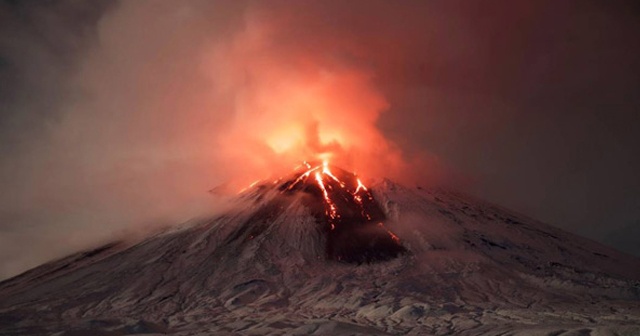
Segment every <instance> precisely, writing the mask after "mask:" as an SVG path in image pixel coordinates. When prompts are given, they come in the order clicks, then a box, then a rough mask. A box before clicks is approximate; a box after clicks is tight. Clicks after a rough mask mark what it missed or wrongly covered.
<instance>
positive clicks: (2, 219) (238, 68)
mask: <svg viewBox="0 0 640 336" xmlns="http://www.w3.org/2000/svg"><path fill="white" fill-rule="evenodd" d="M637 14H638V8H637V5H635V3H634V2H618V3H615V4H609V5H604V4H599V3H596V2H593V3H592V2H565V3H563V4H558V3H557V2H551V1H548V2H547V1H520V2H518V3H513V2H511V1H492V2H490V3H486V2H483V3H475V2H469V1H424V2H419V3H416V2H409V1H406V2H404V1H401V2H393V3H390V2H386V1H375V0H374V1H349V2H344V3H342V2H325V1H296V2H292V1H269V2H265V1H204V0H191V1H180V2H175V1H120V2H106V1H105V2H100V1H98V2H90V3H84V2H80V1H74V0H67V1H53V2H47V3H40V2H35V1H34V2H31V1H25V2H11V1H4V2H0V22H1V23H0V85H1V86H0V98H1V100H0V104H1V105H0V106H2V115H1V119H0V131H1V134H0V139H1V142H0V148H1V150H2V154H3V157H2V159H1V160H0V182H1V183H2V185H3V188H4V192H3V194H2V196H0V278H3V277H8V276H11V275H14V274H16V273H18V272H21V271H23V270H25V269H27V268H29V267H32V266H35V265H37V264H39V263H42V262H45V261H47V260H49V259H51V258H55V257H60V256H62V255H64V254H67V253H70V252H73V251H76V250H78V249H81V248H86V247H89V246H93V245H95V244H98V243H100V242H106V241H108V240H112V239H114V238H119V237H125V236H130V235H131V234H132V233H137V232H147V231H148V230H153V229H155V228H158V227H161V226H164V225H170V224H175V223H179V222H182V221H185V220H187V219H189V218H191V217H194V216H199V215H204V214H206V213H210V212H212V211H215V210H216V208H217V207H219V206H220V204H222V200H221V199H220V198H216V197H215V196H214V195H211V194H210V193H207V190H209V189H211V188H213V187H217V186H221V185H223V186H225V189H226V190H228V191H230V192H236V191H237V190H239V189H241V188H242V187H244V186H246V185H248V184H249V183H251V182H253V181H254V180H256V179H262V178H267V177H270V176H273V175H281V174H283V173H286V172H289V171H290V170H291V169H292V168H293V167H295V166H296V165H298V164H299V163H300V160H320V159H329V160H331V162H332V163H335V164H337V165H339V166H342V167H344V168H347V169H351V170H354V171H356V172H358V173H359V174H360V175H362V176H364V177H379V176H387V177H390V178H394V179H398V180H400V181H402V182H404V183H420V184H447V185H453V186H455V187H458V188H465V189H466V190H468V191H470V192H472V193H474V194H477V195H479V196H481V197H484V198H488V199H489V200H492V201H494V202H497V203H500V204H503V205H505V206H508V207H511V208H514V209H516V210H519V211H521V212H524V213H526V214H528V215H531V216H533V217H537V218H540V219H542V220H544V221H548V222H551V223H552V224H556V225H558V226H561V227H563V228H565V229H568V230H571V231H575V232H578V233H581V234H586V235H589V236H591V237H593V238H597V239H599V240H601V241H605V242H607V243H610V244H613V245H614V246H616V247H618V248H623V249H625V248H626V250H627V251H631V252H634V250H633V246H640V244H637V242H638V239H640V237H638V238H637V239H632V240H629V236H628V235H625V234H624V232H633V230H635V228H636V227H637V225H638V224H637V223H638V218H640V204H639V203H638V200H639V199H640V179H639V178H638V176H637V173H636V172H637V171H638V170H640V159H638V158H640V150H639V149H638V147H637V145H634V144H636V143H640V139H638V132H636V131H635V128H634V127H633V125H637V123H638V115H637V113H636V112H637V111H638V108H639V107H640V98H638V97H639V96H638V95H637V94H636V92H637V91H638V89H639V88H640V80H639V79H638V76H637V75H633V74H637V73H640V62H639V61H638V59H637V56H636V55H637V54H638V50H637V49H638V47H637V43H635V39H636V36H637V33H638V32H639V31H640V28H639V25H640V24H639V23H638V20H637ZM636 231H637V230H636ZM621 232H622V233H621ZM621 237H624V239H622V238H621ZM636 237H637V235H636ZM635 252H636V253H640V251H637V250H635Z"/></svg>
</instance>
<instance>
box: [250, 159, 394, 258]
mask: <svg viewBox="0 0 640 336" xmlns="http://www.w3.org/2000/svg"><path fill="white" fill-rule="evenodd" d="M254 187H257V188H262V189H265V188H275V189H276V190H278V192H279V193H280V194H281V195H279V196H278V197H276V198H275V200H276V202H285V203H286V202H287V201H283V200H282V198H283V197H284V198H287V197H296V196H302V197H303V198H302V203H303V204H304V205H305V206H306V207H307V208H308V209H309V211H310V212H311V214H312V215H313V216H314V217H315V218H316V220H317V223H318V225H319V227H320V232H321V233H323V234H324V235H325V236H326V257H327V259H329V260H335V261H340V262H350V263H363V262H367V263H370V262H376V261H384V260H389V259H391V258H395V257H397V256H399V255H400V254H402V253H405V252H406V249H405V248H404V247H403V246H402V244H401V243H400V239H399V238H398V237H397V236H396V235H395V234H394V233H393V232H391V231H390V230H389V229H388V228H386V227H385V225H384V221H385V220H386V216H385V214H384V211H383V210H382V208H381V207H380V205H379V204H378V202H377V201H376V200H375V199H374V196H373V194H372V193H371V192H370V191H369V189H368V188H367V187H366V186H365V185H364V184H363V183H362V181H361V180H360V178H359V177H358V176H357V175H356V174H354V173H350V172H347V171H345V170H343V169H340V168H338V167H334V166H331V165H329V163H328V161H327V160H324V161H323V162H322V163H313V164H312V163H309V162H306V161H305V162H304V163H303V164H302V165H300V166H299V167H297V168H296V169H295V172H294V173H293V174H292V175H291V176H290V177H289V178H288V179H282V178H281V179H278V180H275V181H273V183H271V184H269V183H265V184H260V183H259V181H258V182H254V183H253V184H252V185H251V186H249V187H248V188H245V189H243V191H242V192H241V193H245V192H247V191H248V190H249V189H251V188H254Z"/></svg>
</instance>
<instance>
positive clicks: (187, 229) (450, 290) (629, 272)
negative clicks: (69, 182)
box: [0, 165, 640, 335]
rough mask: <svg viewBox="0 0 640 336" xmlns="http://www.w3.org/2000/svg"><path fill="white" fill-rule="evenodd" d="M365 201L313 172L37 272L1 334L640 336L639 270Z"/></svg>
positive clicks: (471, 223) (18, 295) (578, 241)
mask: <svg viewBox="0 0 640 336" xmlns="http://www.w3.org/2000/svg"><path fill="white" fill-rule="evenodd" d="M312 169H315V170H312ZM325 169H326V171H325ZM309 170H312V171H311V172H310V173H309V174H307V176H306V177H305V176H304V175H305V174H306V173H307V172H309ZM316 174H317V175H316ZM318 176H319V178H318ZM360 185H361V183H360V181H359V180H358V179H357V177H356V176H355V175H353V174H350V173H348V172H345V171H342V170H339V169H338V168H335V167H328V166H325V167H324V168H322V167H321V166H320V165H318V166H315V167H312V166H308V168H303V169H302V170H300V171H297V172H296V173H294V174H293V175H292V176H289V177H287V178H283V179H280V180H276V181H272V182H262V183H259V184H257V185H255V186H253V187H251V188H250V189H248V190H246V191H244V192H243V193H242V194H241V195H240V198H239V200H238V202H239V203H238V207H237V208H236V209H235V210H232V211H229V212H227V213H225V214H223V215H220V216H218V217H216V218H212V219H206V220H200V221H193V222H190V223H186V224H184V225H183V226H181V227H179V228H176V229H173V230H169V231H166V232H163V233H160V234H157V235H155V236H152V237H149V238H147V239H145V240H143V241H141V242H138V243H135V244H131V243H124V242H119V243H113V244H109V245H106V246H103V247H101V248H98V249H95V250H93V251H88V252H83V253H78V254H75V255H72V256H69V257H67V258H64V259H61V260H57V261H54V262H51V263H48V264H45V265H43V266H40V267H38V268H35V269H33V270H31V271H28V272H26V273H24V274H22V275H20V276H18V277H15V278H13V279H9V280H7V281H5V282H3V283H1V284H0V333H2V334H25V335H26V334H29V335H32V334H50V333H53V332H62V333H63V334H64V335H77V334H105V335H124V334H136V333H170V334H177V335H196V334H207V333H210V334H216V335H220V334H230V335H231V334H233V335H235V334H314V335H341V334H344V335H354V334H362V335H376V334H379V335H388V334H416V335H423V334H439V335H440V334H441V335H444V334H450V333H455V334H462V335H464V334H467V335H477V334H491V335H495V334H499V333H509V332H511V333H515V334H517V333H522V334H541V335H560V334H562V333H566V334H567V335H569V334H570V333H571V332H575V334H579V335H588V334H589V333H593V334H594V335H595V334H598V333H601V334H602V333H604V334H606V333H607V332H611V333H614V332H617V333H619V334H624V333H628V334H629V335H633V334H634V333H640V262H639V260H638V259H637V258H634V257H631V256H628V255H625V254H622V253H619V252H617V251H615V250H612V249H610V248H607V247H604V246H602V245H599V244H597V243H595V242H592V241H589V240H587V239H583V238H580V237H577V236H575V235H572V234H569V233H566V232H564V231H561V230H559V229H556V228H553V227H550V226H547V225H544V224H542V223H539V222H536V221H534V220H531V219H528V218H525V217H523V216H519V215H517V214H513V213H511V212H509V211H508V210H505V209H502V208H499V207H497V206H494V205H491V204H488V203H485V202H482V201H478V200H475V199H473V198H470V197H468V196H465V195H462V194H459V193H453V192H448V191H445V190H431V189H429V190H425V189H420V188H405V187H403V186H400V185H397V184H395V183H393V182H391V181H388V180H383V181H379V182H378V183H376V184H374V185H373V186H372V187H371V188H370V189H367V188H366V187H364V185H362V187H360ZM324 191H326V193H325V192H324ZM332 204H333V205H334V207H335V210H336V211H335V212H332V209H333V208H332V206H331V205H332Z"/></svg>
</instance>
